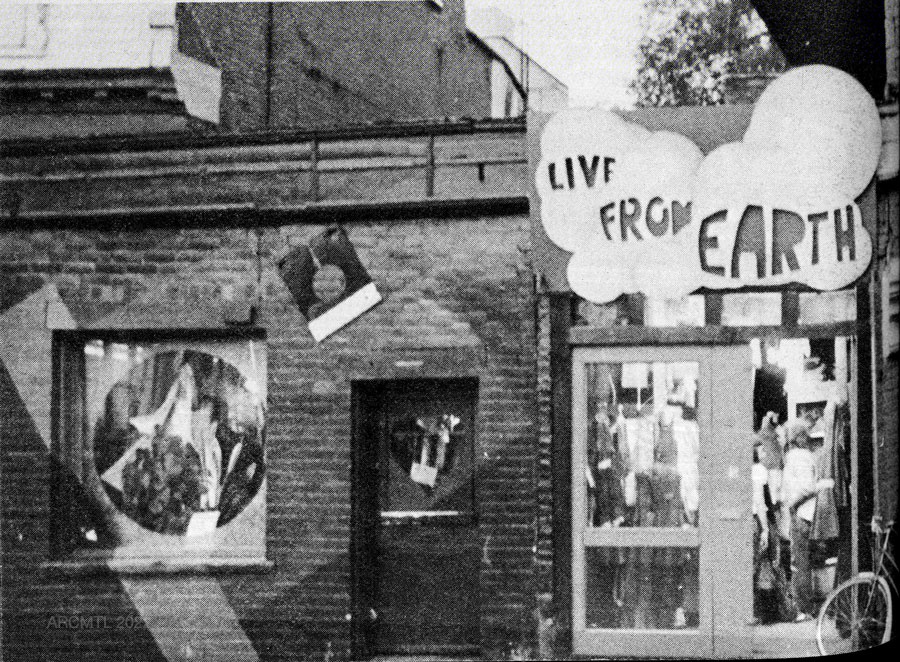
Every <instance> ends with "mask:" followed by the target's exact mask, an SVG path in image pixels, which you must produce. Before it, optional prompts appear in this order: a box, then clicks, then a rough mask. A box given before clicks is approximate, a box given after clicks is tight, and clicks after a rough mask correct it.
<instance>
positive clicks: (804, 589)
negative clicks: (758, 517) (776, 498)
mask: <svg viewBox="0 0 900 662" xmlns="http://www.w3.org/2000/svg"><path fill="white" fill-rule="evenodd" d="M787 441H788V443H787V453H786V454H785V457H784V475H783V477H782V483H781V487H782V493H781V494H782V498H781V503H782V508H783V509H784V513H783V514H784V518H785V519H786V520H788V521H789V523H790V531H789V533H790V540H791V584H792V586H793V588H794V597H795V598H796V600H797V608H798V609H799V610H800V613H799V614H798V616H797V620H806V619H808V618H811V616H809V614H811V613H812V611H813V607H814V605H813V590H812V574H811V571H810V563H809V533H810V528H811V526H812V519H813V514H814V513H815V508H816V500H815V497H816V457H815V454H814V453H813V451H812V440H811V439H810V436H809V423H808V422H807V421H806V420H805V419H802V418H801V419H798V420H795V421H793V422H791V423H789V424H788V428H787Z"/></svg>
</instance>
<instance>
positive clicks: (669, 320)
mask: <svg viewBox="0 0 900 662" xmlns="http://www.w3.org/2000/svg"><path fill="white" fill-rule="evenodd" d="M704 299H705V297H704V296H703V295H702V294H693V295H690V296H685V297H680V298H676V299H673V298H655V297H647V298H646V299H645V303H644V324H645V325H646V326H703V324H704V322H705V319H706V305H705V301H704Z"/></svg>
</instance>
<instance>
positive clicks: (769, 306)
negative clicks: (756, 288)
mask: <svg viewBox="0 0 900 662" xmlns="http://www.w3.org/2000/svg"><path fill="white" fill-rule="evenodd" d="M722 324H723V325H725V326H765V325H771V326H780V325H781V294H780V293H778V292H737V293H734V294H726V295H724V296H723V297H722Z"/></svg>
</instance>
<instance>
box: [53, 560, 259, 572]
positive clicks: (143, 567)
mask: <svg viewBox="0 0 900 662" xmlns="http://www.w3.org/2000/svg"><path fill="white" fill-rule="evenodd" d="M41 568H42V570H44V571H45V572H47V573H49V574H51V575H64V576H84V575H97V574H105V573H109V572H112V573H115V574H118V575H210V574H235V573H247V574H255V573H267V572H272V571H274V570H275V563H274V562H273V561H270V560H268V559H249V558H197V559H195V558H169V559H160V558H129V559H102V558H83V559H66V560H55V561H46V562H44V563H42V564H41Z"/></svg>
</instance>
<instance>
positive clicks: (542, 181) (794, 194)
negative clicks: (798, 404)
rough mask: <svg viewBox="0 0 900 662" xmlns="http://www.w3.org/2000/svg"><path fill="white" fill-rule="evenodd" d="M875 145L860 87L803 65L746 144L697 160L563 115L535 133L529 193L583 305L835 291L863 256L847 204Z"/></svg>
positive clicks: (873, 158)
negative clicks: (747, 289)
mask: <svg viewBox="0 0 900 662" xmlns="http://www.w3.org/2000/svg"><path fill="white" fill-rule="evenodd" d="M880 149H881V125H880V121H879V115H878V110H877V108H876V106H875V102H874V101H873V100H872V98H871V97H870V96H869V95H868V93H867V92H866V91H865V89H863V87H862V86H861V85H860V84H859V83H858V82H857V81H856V80H855V79H854V78H852V77H851V76H850V75H848V74H846V73H844V72H842V71H839V70H837V69H833V68H831V67H826V66H822V65H813V66H807V67H800V68H797V69H794V70H792V71H790V72H788V73H786V74H784V75H783V76H781V77H780V78H779V79H778V80H776V81H775V82H773V83H772V84H771V85H770V86H769V87H768V88H767V89H766V90H765V92H764V93H763V94H762V96H761V97H760V99H759V101H758V102H757V104H756V107H755V108H754V111H753V115H752V118H751V121H750V126H749V127H748V129H747V131H746V133H745V134H744V137H743V140H742V141H741V142H735V143H727V144H724V145H722V146H720V147H718V148H716V149H714V150H713V151H711V152H710V153H709V154H708V155H706V156H705V157H704V155H703V153H702V152H701V150H700V148H699V147H698V146H697V145H695V144H694V143H693V142H692V141H691V140H690V139H689V138H686V137H684V136H681V135H679V134H676V133H673V132H669V131H657V132H651V131H649V130H647V129H645V128H643V127H640V126H637V125H635V124H631V123H629V122H626V121H625V120H623V119H622V118H621V117H619V116H618V115H616V114H614V113H611V112H607V111H602V110H593V109H574V110H569V111H564V112H561V113H559V114H557V115H555V116H554V117H553V118H551V119H550V120H549V122H548V123H547V124H546V125H545V127H544V130H543V133H542V134H541V138H540V160H539V162H538V164H537V169H536V172H535V184H536V190H537V194H538V196H539V198H540V217H541V222H542V224H543V228H544V230H545V231H546V234H547V236H548V237H549V238H550V240H551V241H553V242H554V243H555V244H556V245H558V246H559V247H560V248H563V249H565V250H566V251H569V252H571V253H574V255H572V257H571V258H570V260H569V264H568V270H567V275H568V279H569V283H570V285H571V287H572V289H573V290H574V291H575V292H576V293H578V294H579V295H581V296H583V297H584V298H586V299H589V300H591V301H595V302H606V301H610V300H612V299H615V298H616V297H617V296H619V295H620V294H622V293H629V292H644V293H645V294H649V295H659V296H666V297H677V296H682V295H685V294H688V293H690V292H692V291H694V290H696V289H698V288H700V287H707V288H713V289H733V288H740V287H744V286H750V285H753V286H780V285H787V284H789V283H802V284H806V285H809V286H810V287H813V288H816V289H821V290H832V289H838V288H841V287H844V286H846V285H848V284H850V283H852V282H853V281H854V280H856V279H857V278H859V276H861V275H862V273H863V272H864V271H865V270H866V268H867V266H868V264H869V262H870V260H871V256H872V241H871V238H870V237H869V234H868V232H867V230H866V229H865V228H864V227H863V225H862V215H861V213H860V209H859V207H858V206H857V204H856V203H855V202H854V201H855V200H856V198H857V197H858V196H859V195H860V194H861V193H862V192H863V190H864V189H865V188H866V186H867V185H868V183H869V181H870V180H871V178H872V175H873V174H874V173H875V169H876V166H877V164H878V156H879V152H880Z"/></svg>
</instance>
